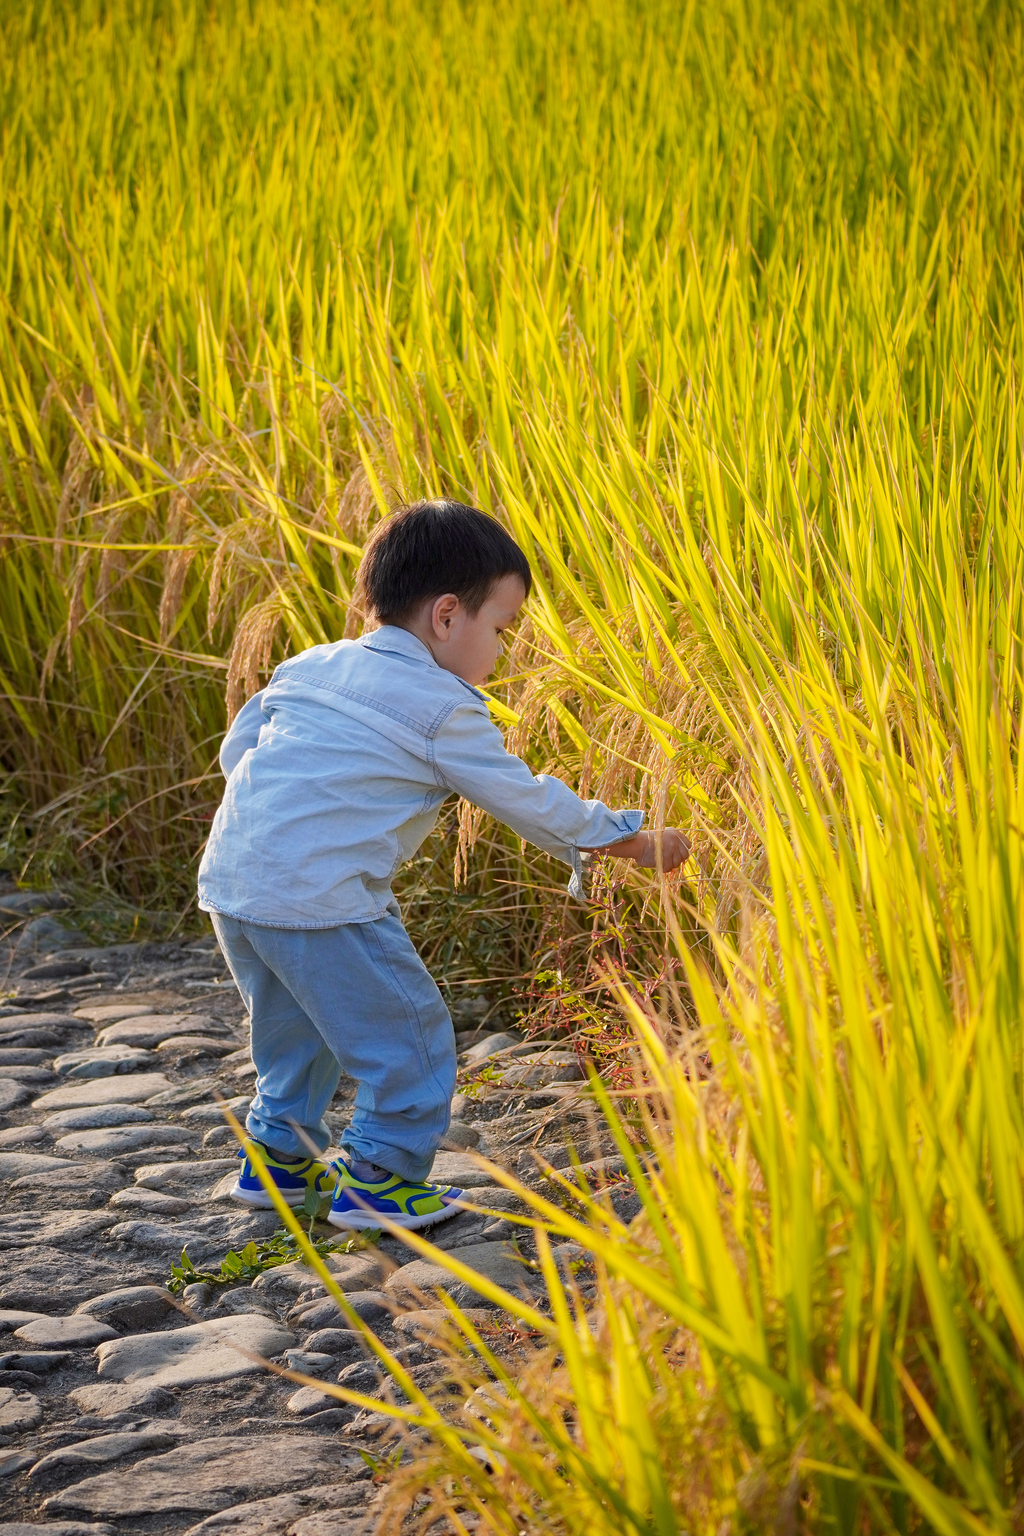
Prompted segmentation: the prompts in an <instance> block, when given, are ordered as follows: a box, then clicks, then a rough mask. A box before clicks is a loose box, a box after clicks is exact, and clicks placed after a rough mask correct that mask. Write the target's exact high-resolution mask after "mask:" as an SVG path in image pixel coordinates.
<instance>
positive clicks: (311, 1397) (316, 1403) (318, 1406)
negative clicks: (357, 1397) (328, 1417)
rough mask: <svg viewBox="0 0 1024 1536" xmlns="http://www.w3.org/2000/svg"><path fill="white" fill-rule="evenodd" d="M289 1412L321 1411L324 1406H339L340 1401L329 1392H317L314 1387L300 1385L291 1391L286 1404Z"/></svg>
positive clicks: (303, 1413)
mask: <svg viewBox="0 0 1024 1536" xmlns="http://www.w3.org/2000/svg"><path fill="white" fill-rule="evenodd" d="M286 1406H287V1409H288V1412H289V1413H298V1414H302V1415H305V1414H307V1413H322V1412H323V1410H324V1409H325V1408H340V1407H341V1401H340V1399H339V1398H337V1397H331V1395H330V1393H329V1392H318V1391H317V1389H316V1387H300V1388H299V1390H298V1391H297V1392H293V1393H292V1395H291V1397H290V1398H289V1399H288V1402H287V1404H286Z"/></svg>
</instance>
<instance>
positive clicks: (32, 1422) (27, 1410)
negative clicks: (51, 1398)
mask: <svg viewBox="0 0 1024 1536" xmlns="http://www.w3.org/2000/svg"><path fill="white" fill-rule="evenodd" d="M42 1417H43V1408H42V1404H41V1403H40V1401H39V1399H38V1397H35V1396H33V1394H32V1393H31V1392H19V1391H18V1389H17V1388H16V1387H0V1434H4V1435H11V1434H21V1433H23V1431H24V1430H26V1429H35V1427H36V1425H37V1424H38V1423H39V1421H40V1419H41V1418H42Z"/></svg>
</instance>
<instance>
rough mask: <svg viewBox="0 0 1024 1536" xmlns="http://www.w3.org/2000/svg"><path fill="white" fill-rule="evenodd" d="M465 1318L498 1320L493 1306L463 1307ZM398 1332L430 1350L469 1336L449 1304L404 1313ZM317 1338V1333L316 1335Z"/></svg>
mask: <svg viewBox="0 0 1024 1536" xmlns="http://www.w3.org/2000/svg"><path fill="white" fill-rule="evenodd" d="M461 1311H462V1315H463V1317H466V1318H468V1319H469V1321H470V1322H471V1323H472V1324H473V1325H474V1327H477V1328H484V1327H487V1326H488V1325H490V1324H493V1322H494V1313H493V1312H492V1311H491V1309H490V1307H462V1308H461ZM395 1331H396V1332H397V1333H401V1334H404V1335H405V1336H406V1338H409V1339H416V1340H418V1341H419V1342H420V1343H421V1344H426V1345H427V1346H428V1348H430V1349H440V1348H441V1346H442V1345H443V1344H444V1343H445V1342H450V1341H452V1340H459V1339H463V1338H464V1337H465V1335H464V1334H463V1333H462V1332H461V1330H460V1329H459V1327H458V1325H457V1324H456V1323H455V1321H454V1319H453V1318H452V1315H451V1313H450V1312H449V1311H448V1309H447V1308H446V1307H427V1308H424V1310H423V1311H421V1312H403V1313H402V1314H401V1316H399V1317H396V1318H395ZM314 1337H315V1335H314ZM312 1346H313V1339H307V1340H306V1348H307V1349H309V1348H311V1347H312Z"/></svg>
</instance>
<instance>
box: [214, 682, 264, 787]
mask: <svg viewBox="0 0 1024 1536" xmlns="http://www.w3.org/2000/svg"><path fill="white" fill-rule="evenodd" d="M265 692H266V689H265V688H261V689H260V691H259V693H254V694H253V696H252V698H251V699H250V700H249V701H248V703H247V704H243V705H242V708H241V709H240V710H239V711H238V714H237V715H236V716H235V718H234V719H233V720H232V722H231V726H230V729H229V730H228V733H227V735H226V736H225V737H224V740H223V741H222V742H221V744H220V771H221V773H222V774H223V775H224V777H225V778H226V779H229V778H230V777H231V775H232V773H233V772H234V770H235V769H236V768H237V767H238V764H239V763H240V762H241V761H242V758H243V757H244V756H245V754H246V753H247V752H248V751H249V749H250V748H251V747H254V746H255V745H256V743H257V742H258V741H259V739H260V730H261V729H262V727H263V726H264V725H265V724H266V716H265V715H264V713H263V695H264V693H265Z"/></svg>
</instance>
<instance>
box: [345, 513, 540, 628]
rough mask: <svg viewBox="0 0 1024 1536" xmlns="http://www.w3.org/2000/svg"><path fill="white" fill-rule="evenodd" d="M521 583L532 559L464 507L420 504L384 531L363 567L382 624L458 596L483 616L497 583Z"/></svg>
mask: <svg viewBox="0 0 1024 1536" xmlns="http://www.w3.org/2000/svg"><path fill="white" fill-rule="evenodd" d="M503 576H519V577H521V578H522V582H523V586H524V587H525V588H526V591H527V595H529V591H530V586H531V584H532V581H533V577H532V575H531V572H530V567H529V564H528V563H527V559H526V556H525V555H524V554H523V552H522V550H521V549H520V548H519V545H518V544H517V543H516V542H515V540H514V539H513V538H511V537H510V536H509V534H507V533H506V532H505V530H504V528H503V527H502V526H501V524H500V523H498V522H495V520H494V518H493V517H488V516H487V514H486V512H479V511H478V510H477V509H476V507H467V506H465V505H464V504H463V503H462V502H461V501H418V502H415V503H414V505H412V506H410V507H402V508H401V510H400V511H398V512H394V513H392V515H391V516H390V517H387V518H385V519H384V521H383V522H382V523H378V525H377V527H376V528H375V529H374V531H373V534H372V535H371V537H370V540H369V543H368V544H367V546H366V550H365V552H364V554H363V559H362V564H361V565H360V567H359V581H360V585H361V586H362V589H363V592H364V593H365V595H366V601H367V606H368V608H369V609H370V611H371V613H372V614H373V616H374V618H375V619H377V621H378V623H380V624H394V623H396V622H401V621H402V620H403V619H406V618H408V616H409V615H410V613H412V611H413V610H414V609H415V608H418V607H419V605H420V603H423V602H426V600H427V599H428V598H431V597H442V596H443V595H444V594H445V593H446V592H454V593H455V596H456V597H457V598H458V599H459V601H460V602H461V603H463V604H464V605H465V606H466V608H468V609H469V612H470V613H478V612H479V611H480V608H481V607H482V605H483V604H484V603H485V602H486V601H487V597H488V594H489V593H490V591H491V588H492V587H493V586H494V584H495V582H497V581H500V580H501V578H502V577H503Z"/></svg>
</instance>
